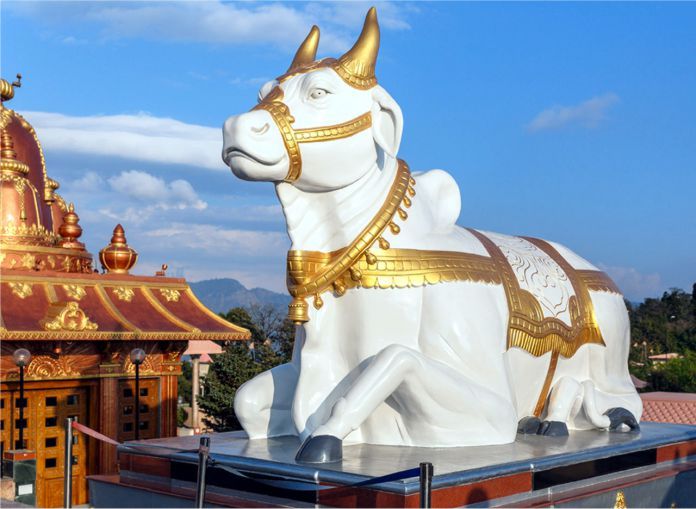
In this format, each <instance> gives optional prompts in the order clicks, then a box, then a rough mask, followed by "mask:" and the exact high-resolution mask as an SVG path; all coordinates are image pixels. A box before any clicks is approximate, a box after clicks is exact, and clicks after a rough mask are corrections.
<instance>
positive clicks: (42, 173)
mask: <svg viewBox="0 0 696 509" xmlns="http://www.w3.org/2000/svg"><path fill="white" fill-rule="evenodd" d="M17 78H18V80H17V81H15V82H14V83H10V82H8V81H7V80H4V79H0V98H1V101H0V162H1V163H2V168H0V340H48V341H56V340H69V341H72V340H90V341H91V340H112V339H138V340H141V339H142V340H147V339H151V340H171V341H173V340H177V341H185V340H225V341H226V340H235V339H248V338H249V337H250V333H249V331H248V330H246V329H244V328H243V327H238V326H236V325H234V324H232V323H230V322H228V321H227V320H224V319H222V318H220V317H219V316H217V315H216V314H215V313H213V312H212V311H210V310H209V309H207V308H206V307H205V306H204V305H203V304H201V302H200V301H199V300H198V299H197V298H196V296H195V295H194V294H193V292H192V291H191V288H189V286H188V284H187V283H186V281H185V280H184V279H178V278H170V277H166V276H165V274H166V272H165V271H166V265H163V266H162V271H160V272H158V273H157V274H156V275H155V276H136V275H131V274H130V273H129V271H130V270H131V269H132V268H133V266H134V265H135V264H136V262H137V259H138V253H137V252H136V251H135V250H134V249H133V248H131V247H130V246H129V245H128V244H127V241H126V237H125V234H124V230H123V227H122V226H121V225H117V226H116V228H115V229H114V231H113V235H112V237H111V242H110V243H109V244H108V245H106V246H105V247H104V248H103V249H102V250H101V251H100V252H99V261H100V263H101V266H102V269H103V271H104V272H105V273H103V274H100V273H99V272H98V271H97V270H96V267H95V266H94V259H93V256H92V254H91V253H89V252H88V251H87V249H86V248H85V245H84V244H83V243H82V242H80V241H79V240H78V239H79V237H80V236H81V235H82V227H81V226H80V225H79V224H78V222H79V216H78V215H77V214H76V213H75V210H74V207H73V204H69V205H68V204H66V202H65V201H64V200H63V199H62V198H61V197H60V196H59V195H58V194H57V193H56V192H55V191H56V189H58V187H59V185H58V182H57V181H55V180H53V179H52V178H50V177H49V176H48V174H47V172H46V164H45V160H44V155H43V151H42V149H41V144H40V142H39V138H38V136H37V133H36V132H35V130H34V128H33V127H32V126H31V125H30V124H29V123H28V122H27V121H26V120H25V119H24V118H23V117H22V116H21V115H19V114H18V113H16V112H14V111H13V110H11V109H9V108H7V107H6V105H5V103H6V102H8V101H10V100H11V99H12V98H13V97H14V94H15V88H17V87H19V86H21V83H20V79H21V76H20V75H18V76H17ZM108 238H109V237H108V232H104V239H105V240H106V239H108Z"/></svg>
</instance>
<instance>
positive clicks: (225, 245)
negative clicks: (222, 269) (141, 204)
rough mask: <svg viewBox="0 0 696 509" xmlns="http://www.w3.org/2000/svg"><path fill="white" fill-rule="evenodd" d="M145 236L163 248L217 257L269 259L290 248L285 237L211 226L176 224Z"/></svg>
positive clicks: (149, 232)
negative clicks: (169, 245)
mask: <svg viewBox="0 0 696 509" xmlns="http://www.w3.org/2000/svg"><path fill="white" fill-rule="evenodd" d="M144 235H145V236H147V237H152V238H157V239H159V240H158V241H157V242H159V243H160V245H162V244H166V243H168V242H172V243H173V244H174V245H175V246H178V247H179V248H182V247H183V248H192V249H198V250H203V251H207V252H209V253H213V254H216V255H219V254H220V253H224V252H229V253H232V252H234V253H242V254H247V255H252V256H263V257H267V256H269V255H273V254H278V253H283V254H284V253H285V251H286V250H287V249H288V244H289V240H288V238H287V235H286V234H285V233H281V232H273V231H256V230H236V229H225V228H221V227H219V226H216V225H212V224H195V223H173V224H171V225H170V226H167V227H163V228H158V229H154V230H150V231H148V232H146V233H145V234H144Z"/></svg>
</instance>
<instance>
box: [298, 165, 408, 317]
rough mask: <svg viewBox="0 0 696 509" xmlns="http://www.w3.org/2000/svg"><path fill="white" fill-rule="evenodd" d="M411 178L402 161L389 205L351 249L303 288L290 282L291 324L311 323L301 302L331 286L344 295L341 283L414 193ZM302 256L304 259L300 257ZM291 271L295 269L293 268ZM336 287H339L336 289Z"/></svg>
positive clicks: (382, 209) (334, 260)
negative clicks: (292, 321) (293, 322)
mask: <svg viewBox="0 0 696 509" xmlns="http://www.w3.org/2000/svg"><path fill="white" fill-rule="evenodd" d="M410 176H411V172H410V170H409V168H408V164H406V162H404V161H402V160H399V166H398V168H397V172H396V177H395V179H394V183H393V184H392V186H391V189H390V190H389V194H388V195H387V199H386V201H385V202H384V204H383V205H382V207H381V208H380V210H379V212H378V213H377V215H376V216H375V217H374V218H373V219H372V220H371V221H370V223H369V224H368V225H367V226H366V227H365V228H364V229H363V230H362V232H360V234H359V235H358V236H357V237H356V238H355V240H354V241H353V242H352V243H351V244H350V245H349V246H348V247H346V248H345V249H343V250H342V251H341V252H340V253H339V254H338V256H336V257H335V259H333V260H330V261H329V262H328V263H327V264H326V266H325V267H324V270H323V271H322V272H319V273H317V274H312V275H311V277H307V278H306V280H305V281H303V282H302V283H301V284H297V283H296V282H294V281H293V280H291V279H290V278H288V291H289V292H290V295H291V296H292V297H294V301H293V304H291V306H292V307H291V308H290V310H291V311H292V313H291V314H290V317H291V319H292V320H294V321H295V322H303V321H307V320H308V319H309V317H308V316H307V314H306V312H303V310H304V311H306V306H302V305H301V304H300V303H299V302H298V300H301V299H304V298H306V297H309V296H310V295H319V294H321V293H323V292H324V291H326V290H327V289H329V287H331V286H335V287H334V290H335V291H337V293H339V294H342V293H343V291H345V286H344V285H343V284H341V281H339V280H340V279H341V278H342V276H343V275H344V274H346V273H347V272H348V270H349V269H350V268H351V267H353V266H354V265H355V264H356V263H357V262H358V260H359V259H360V258H361V257H363V256H365V255H366V254H367V253H368V250H369V249H370V248H371V247H372V245H373V244H374V243H375V242H377V241H378V239H381V236H382V234H383V233H384V231H385V230H386V229H387V228H388V227H389V224H390V223H391V222H392V219H393V218H394V215H395V214H396V211H397V209H398V208H399V207H400V206H401V204H402V201H403V198H404V197H405V195H406V192H407V190H408V189H412V188H411V180H410ZM382 240H383V239H382ZM384 243H386V241H384ZM380 245H382V248H383V249H384V244H383V243H381V242H380ZM386 245H387V246H388V243H386ZM297 256H298V254H297V252H296V251H295V252H293V251H290V252H288V260H289V261H290V260H292V259H294V258H296V257H297ZM299 256H302V255H301V254H300V255H299ZM329 256H330V255H329ZM368 258H369V260H368V262H369V261H371V260H374V255H372V256H369V257H368ZM291 270H294V269H293V268H291ZM289 274H290V272H289ZM335 283H337V284H336V285H335Z"/></svg>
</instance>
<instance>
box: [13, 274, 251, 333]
mask: <svg viewBox="0 0 696 509" xmlns="http://www.w3.org/2000/svg"><path fill="white" fill-rule="evenodd" d="M0 302H2V306H0V340H70V341H72V340H90V341H91V340H114V339H142V340H147V339H151V340H236V339H248V338H249V331H248V330H246V329H244V328H243V327H239V326H236V325H234V324H232V323H230V322H228V321H227V320H224V319H223V318H220V317H219V316H218V315H216V314H215V313H213V312H212V311H210V310H209V309H208V308H206V307H205V306H204V305H203V304H202V303H201V302H200V301H199V300H198V299H197V298H196V296H195V295H194V294H193V292H192V291H191V288H189V286H188V284H186V281H185V280H184V279H178V278H169V277H161V276H154V277H149V276H131V275H124V274H75V273H56V272H51V273H49V272H41V273H37V272H35V271H2V272H0Z"/></svg>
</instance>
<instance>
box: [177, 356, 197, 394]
mask: <svg viewBox="0 0 696 509" xmlns="http://www.w3.org/2000/svg"><path fill="white" fill-rule="evenodd" d="M192 386H193V367H192V366H191V361H184V362H182V363H181V374H180V375H179V377H178V378H177V388H178V391H179V399H180V400H183V401H184V402H185V403H188V404H189V405H190V404H191V394H192V390H193V387H192Z"/></svg>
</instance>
